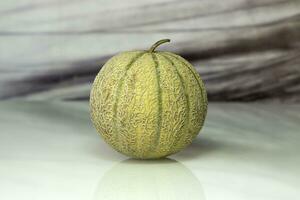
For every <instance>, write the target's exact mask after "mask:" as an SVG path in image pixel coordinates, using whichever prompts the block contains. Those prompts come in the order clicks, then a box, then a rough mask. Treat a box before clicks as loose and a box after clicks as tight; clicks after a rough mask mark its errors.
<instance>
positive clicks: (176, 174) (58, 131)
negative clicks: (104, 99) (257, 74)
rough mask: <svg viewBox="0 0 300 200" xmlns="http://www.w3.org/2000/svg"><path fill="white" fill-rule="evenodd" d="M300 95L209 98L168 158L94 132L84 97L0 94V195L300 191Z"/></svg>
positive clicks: (94, 197) (44, 197)
mask: <svg viewBox="0 0 300 200" xmlns="http://www.w3.org/2000/svg"><path fill="white" fill-rule="evenodd" d="M299 153H300V105H298V106H297V105H277V104H274V105H263V104H210V105H209V110H208V117H207V120H206V122H205V127H204V129H203V130H202V131H201V133H200V135H199V136H198V137H197V139H196V140H195V141H194V142H193V144H192V145H191V146H189V147H188V148H187V149H185V150H184V151H182V152H180V153H178V154H176V155H173V156H171V157H170V158H169V159H164V160H158V161H136V160H131V159H128V158H127V157H125V156H122V155H121V154H119V153H117V152H115V151H114V150H112V149H111V148H110V147H109V146H108V145H107V144H105V143H104V141H103V140H102V139H101V137H99V136H98V135H97V134H96V131H95V129H94V128H93V126H92V124H91V122H90V119H89V108H88V103H87V102H74V103H70V102H69V103H67V102H65V103H62V102H25V101H10V102H8V101H7V102H1V103H0V199H1V200H17V199H18V200H19V199H20V200H48V199H49V200H60V199H61V200H69V199H70V200H100V199H101V200H103V199H104V200H105V199H122V200H127V199H128V200H135V199H139V200H144V199H151V200H155V199H161V200H173V199H180V200H185V199H186V200H189V199H191V200H193V199H197V200H202V199H205V200H219V199H220V200H221V199H222V200H223V199H230V200H240V199H249V200H250V199H251V200H253V199H255V200H258V199H261V200H268V199H270V200H271V199H272V200H277V199H278V200H283V199H286V200H292V199H300V155H299Z"/></svg>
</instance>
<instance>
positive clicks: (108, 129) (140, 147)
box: [90, 51, 207, 159]
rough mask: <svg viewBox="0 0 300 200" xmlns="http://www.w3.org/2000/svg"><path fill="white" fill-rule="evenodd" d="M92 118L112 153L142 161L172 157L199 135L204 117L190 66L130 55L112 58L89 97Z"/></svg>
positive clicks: (171, 57) (175, 59)
mask: <svg viewBox="0 0 300 200" xmlns="http://www.w3.org/2000/svg"><path fill="white" fill-rule="evenodd" d="M90 109H91V118H92V121H93V124H94V126H95V128H96V129H97V131H98V132H99V133H100V134H101V136H102V137H103V138H104V140H105V141H106V142H107V143H108V144H109V145H111V146H112V147H113V148H114V149H115V150H117V151H118V152H120V153H123V154H125V155H127V156H130V157H134V158H140V159H153V158H161V157H166V156H168V155H170V154H173V153H176V152H178V151H180V150H182V149H183V148H185V147H186V146H187V145H189V144H190V143H191V142H192V141H193V139H194V138H195V137H196V136H197V134H198V133H199V131H200V130H201V128H202V126H203V124H204V120H205V117H206V113H207V95H206V91H205V87H204V84H203V82H202V80H201V78H200V76H199V74H198V73H197V72H196V71H195V69H194V67H193V66H192V65H191V64H190V63H189V62H187V61H186V60H184V59H183V58H182V57H180V56H178V55H176V54H173V53H169V52H152V53H149V52H147V51H132V52H124V53H121V54H118V55H116V56H114V57H112V58H111V59H110V60H109V61H108V62H107V63H106V64H105V65H104V66H103V68H102V69H101V70H100V72H99V74H98V75H97V76H96V78H95V81H94V83H93V86H92V90H91V95H90Z"/></svg>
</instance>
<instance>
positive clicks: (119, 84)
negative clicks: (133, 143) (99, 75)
mask: <svg viewBox="0 0 300 200" xmlns="http://www.w3.org/2000/svg"><path fill="white" fill-rule="evenodd" d="M143 55H145V52H143V53H140V54H138V55H136V56H135V57H134V58H133V59H132V60H131V61H130V62H129V63H128V65H127V66H126V68H125V72H124V74H123V76H122V77H121V78H120V80H119V83H118V86H117V89H116V93H115V100H114V105H113V137H114V141H119V140H118V128H117V126H116V122H117V109H118V102H119V97H120V93H121V88H122V86H123V83H124V79H125V78H126V76H127V72H128V70H129V69H130V68H131V66H132V65H133V64H134V63H135V62H136V61H137V60H138V59H139V58H141V57H142V56H143Z"/></svg>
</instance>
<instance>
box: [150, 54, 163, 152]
mask: <svg viewBox="0 0 300 200" xmlns="http://www.w3.org/2000/svg"><path fill="white" fill-rule="evenodd" d="M151 56H152V59H153V62H154V65H155V74H156V81H157V102H158V114H157V128H156V139H155V146H154V151H155V150H156V148H157V147H158V145H159V139H160V129H161V123H162V121H161V120H162V119H161V115H162V96H161V87H160V71H159V66H158V61H157V57H156V55H155V54H153V53H151Z"/></svg>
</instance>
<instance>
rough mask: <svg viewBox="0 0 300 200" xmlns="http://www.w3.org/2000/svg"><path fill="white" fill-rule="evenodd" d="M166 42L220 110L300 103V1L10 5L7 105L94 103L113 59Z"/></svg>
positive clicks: (4, 14) (4, 4)
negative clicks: (96, 82) (15, 101)
mask: <svg viewBox="0 0 300 200" xmlns="http://www.w3.org/2000/svg"><path fill="white" fill-rule="evenodd" d="M161 38H170V39H171V40H172V43H170V44H167V45H164V46H162V47H160V48H161V50H168V51H172V52H175V53H178V54H180V55H182V56H183V57H185V58H186V59H188V60H189V61H190V62H192V63H193V64H194V65H195V67H196V69H197V71H198V72H199V73H200V74H201V76H202V78H203V79H204V81H205V83H206V86H207V89H208V95H209V100H210V101H280V102H300V0H226V1H222V0H214V1H212V0H185V1H183V0H181V1H179V0H151V1H150V0H144V1H141V0H126V1H121V0H119V1H117V0H98V1H96V0H85V1H80V0H39V1H38V0H24V1H16V0H2V1H0V98H1V99H11V98H26V99H34V100H45V99H47V100H48V99H49V100H52V99H59V100H82V99H83V100H84V99H88V95H89V90H90V86H91V82H92V81H93V78H94V77H95V75H96V73H97V72H98V71H99V70H100V68H101V66H102V65H103V63H104V62H105V61H106V60H107V59H108V58H109V57H111V56H112V55H114V54H116V53H118V52H120V51H124V50H132V49H147V48H149V46H150V45H151V44H152V43H153V42H155V41H157V40H159V39H161Z"/></svg>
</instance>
